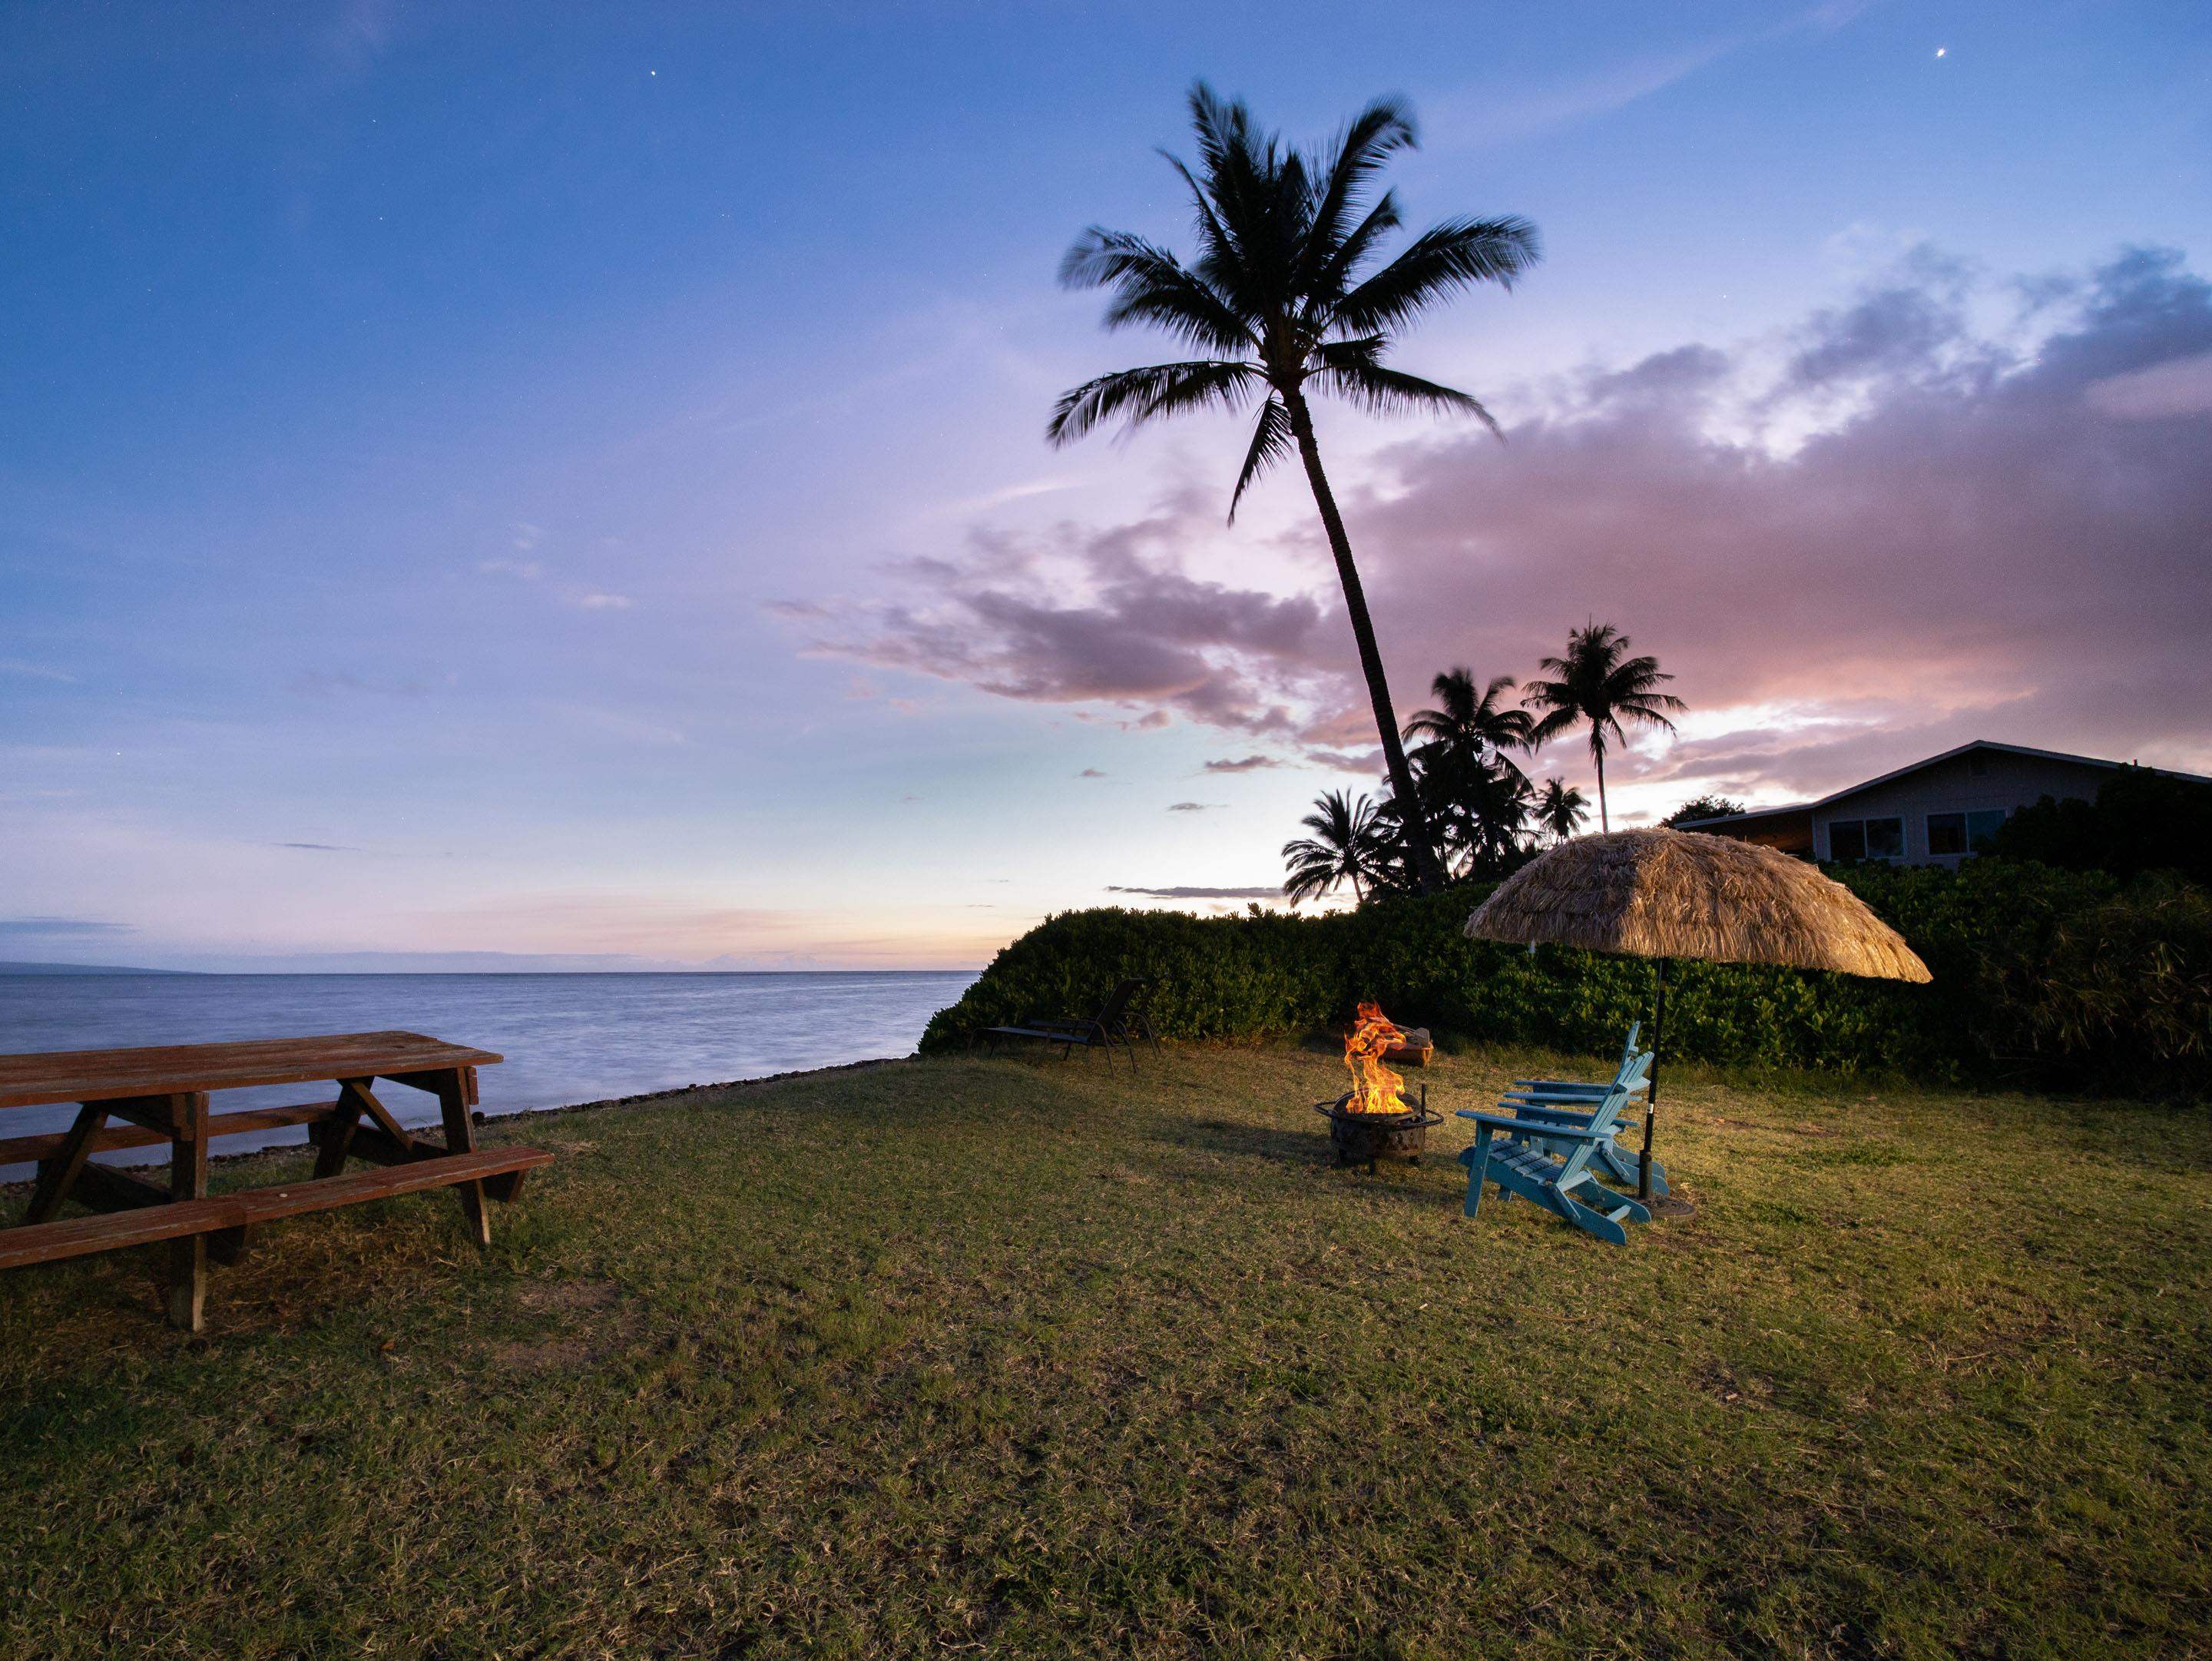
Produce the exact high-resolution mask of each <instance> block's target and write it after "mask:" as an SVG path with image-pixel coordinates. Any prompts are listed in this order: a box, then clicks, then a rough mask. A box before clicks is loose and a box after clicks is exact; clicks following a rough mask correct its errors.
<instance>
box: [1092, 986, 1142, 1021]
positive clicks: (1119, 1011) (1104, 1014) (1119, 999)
mask: <svg viewBox="0 0 2212 1661" xmlns="http://www.w3.org/2000/svg"><path fill="white" fill-rule="evenodd" d="M1144 985H1145V983H1144V982H1143V981H1123V982H1122V983H1121V984H1120V985H1118V986H1116V987H1115V989H1114V990H1113V993H1112V994H1111V995H1109V997H1108V998H1107V1000H1106V1007H1104V1008H1103V1009H1102V1010H1100V1011H1099V1012H1098V1025H1101V1026H1103V1027H1104V1028H1105V1029H1106V1030H1107V1031H1109V1032H1119V1031H1121V1025H1122V1023H1123V1022H1124V1021H1125V1020H1126V1019H1127V1017H1128V1013H1129V1001H1130V1000H1131V999H1132V998H1133V997H1135V996H1136V995H1137V993H1138V991H1139V989H1141V988H1142V987H1143V986H1144Z"/></svg>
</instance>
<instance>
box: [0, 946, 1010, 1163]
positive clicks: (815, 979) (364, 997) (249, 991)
mask: <svg viewBox="0 0 2212 1661" xmlns="http://www.w3.org/2000/svg"><path fill="white" fill-rule="evenodd" d="M974 981H975V975H974V974H973V973H972V972H971V971H969V970H951V971H943V972H938V971H914V972H896V971H890V970H860V971H854V972H849V973H842V972H839V973H820V974H752V975H0V1053H12V1052H15V1051H18V1050H99V1049H106V1048H109V1047H111V1046H121V1045H137V1044H170V1043H216V1042H218V1041H220V1040H222V1039H225V1038H264V1037H304V1036H307V1035H309V1034H313V1033H320V1032H372V1031H381V1030H383V1029H386V1028H392V1027H397V1028H400V1029H404V1031H410V1032H426V1033H428V1034H429V1035H430V1036H431V1037H438V1038H444V1039H447V1040H449V1041H451V1042H453V1043H465V1044H473V1045H475V1046H476V1047H477V1048H478V1049H480V1050H493V1051H495V1052H496V1053H498V1054H500V1055H502V1056H506V1057H507V1059H506V1060H505V1061H504V1062H501V1064H500V1065H499V1066H497V1067H487V1068H483V1069H482V1071H481V1073H480V1074H478V1081H479V1084H480V1086H481V1090H482V1102H481V1107H482V1110H483V1111H484V1112H485V1113H487V1114H501V1113H521V1112H527V1111H529V1110H532V1109H536V1108H545V1107H559V1106H564V1105H567V1104H569V1103H573V1102H589V1101H599V1100H603V1099H605V1098H607V1097H610V1096H634V1095H637V1094H640V1093H641V1092H646V1091H651V1090H671V1089H675V1088H678V1087H680V1086H684V1085H690V1084H720V1083H724V1082H726V1081H728V1080H733V1079H757V1078H762V1077H764V1076H766V1075H767V1074H771V1073H788V1072H793V1071H795V1070H797V1069H799V1068H811V1067H829V1066H834V1065H836V1063H838V1062H857V1061H867V1060H872V1059H873V1058H875V1057H878V1056H905V1055H908V1054H911V1053H912V1052H913V1050H914V1047H915V1043H918V1042H919V1041H920V1039H921V1032H922V1028H923V1027H924V1026H926V1025H928V1022H929V1018H930V1016H931V1015H933V1014H934V1013H936V1012H937V1011H938V1010H939V1009H942V1008H944V1007H945V1006H946V1005H947V1004H950V1003H951V1002H953V1001H956V1000H957V998H958V997H959V996H960V995H961V994H962V993H963V992H964V991H966V990H967V989H968V988H969V985H970V984H971V983H973V982H974ZM303 1088H304V1089H305V1090H306V1091H307V1094H306V1095H305V1096H302V1094H301V1091H302V1089H303ZM333 1093H334V1094H335V1092H333ZM378 1098H379V1099H380V1100H381V1101H382V1102H383V1103H384V1104H385V1105H386V1107H388V1108H390V1109H392V1111H393V1113H394V1114H395V1115H397V1116H398V1117H399V1118H400V1119H401V1120H402V1121H403V1122H404V1123H409V1124H429V1123H435V1122H436V1120H437V1116H438V1110H437V1104H436V1102H435V1100H433V1099H432V1098H430V1097H428V1096H426V1095H423V1094H422V1093H421V1092H417V1091H413V1090H408V1089H405V1088H404V1087H401V1086H391V1087H390V1088H388V1089H385V1090H380V1091H379V1092H378ZM313 1099H314V1094H313V1086H299V1085H284V1086H272V1087H270V1088H269V1089H265V1090H234V1091H226V1092H223V1093H222V1094H221V1095H219V1096H217V1097H216V1098H215V1107H216V1111H218V1112H220V1111H222V1110H225V1109H228V1108H238V1107H252V1106H276V1105H280V1104H285V1103H289V1102H294V1101H300V1100H308V1101H312V1100H313ZM73 1114H74V1109H72V1108H70V1107H69V1106H67V1105H57V1106H52V1107H26V1108H9V1109H4V1110H0V1136H20V1135H30V1134H31V1133H33V1132H35V1131H41V1130H59V1129H66V1128H67V1127H68V1125H69V1123H70V1118H71V1117H72V1116H73ZM305 1138H306V1133H305V1131H304V1130H300V1129H293V1130H283V1131H274V1132H270V1133H267V1134H265V1135H260V1136H254V1135H240V1136H229V1137H225V1138H223V1139H222V1141H218V1142H216V1144H215V1151H216V1153H244V1152H245V1151H246V1150H247V1149H249V1148H252V1147H263V1146H266V1145H269V1144H270V1143H275V1142H280V1141H304V1140H305ZM116 1157H118V1158H122V1157H126V1156H121V1155H118V1156H116ZM127 1157H128V1158H129V1159H132V1160H134V1161H139V1162H143V1161H145V1160H147V1159H149V1158H162V1159H165V1158H166V1157H167V1153H166V1150H161V1149H156V1150H153V1151H152V1152H151V1153H149V1151H148V1150H144V1149H133V1150H131V1152H130V1153H129V1154H128V1155H127ZM28 1174H29V1173H28V1168H27V1167H25V1166H20V1165H19V1166H12V1167H0V1182H12V1181H16V1180H19V1179H21V1177H25V1176H27V1175H28Z"/></svg>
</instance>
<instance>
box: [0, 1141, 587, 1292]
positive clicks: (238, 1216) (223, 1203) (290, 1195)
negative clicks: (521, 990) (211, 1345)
mask: <svg viewBox="0 0 2212 1661" xmlns="http://www.w3.org/2000/svg"><path fill="white" fill-rule="evenodd" d="M552 1160H553V1156H552V1154H550V1153H547V1152H546V1151H545V1150H544V1149H543V1148H537V1147H487V1148H478V1149H477V1150H475V1151H474V1152H472V1153H453V1154H447V1155H446V1156H445V1157H444V1158H442V1159H415V1160H410V1161H409V1162H408V1163H407V1164H405V1165H393V1166H391V1167H390V1168H388V1169H386V1170H380V1171H348V1172H347V1173H346V1174H345V1175H344V1176H343V1177H327V1178H325V1180H323V1181H321V1182H301V1183H289V1184H287V1185H285V1186H282V1187H277V1188H256V1189H246V1190H245V1191H244V1192H242V1193H238V1194H219V1195H216V1196H214V1197H212V1198H207V1199H197V1200H180V1201H177V1202H173V1203H171V1204H168V1205H160V1206H149V1207H147V1208H145V1209H143V1210H140V1211H117V1212H109V1213H106V1214H102V1215H100V1216H97V1217H71V1218H70V1219H68V1220H65V1221H63V1222H58V1223H40V1224H38V1225H37V1226H26V1227H21V1228H9V1229H0V1269H18V1268H21V1267H23V1266H24V1265H26V1264H30V1263H46V1262H58V1261H60V1260H62V1259H64V1258H68V1257H82V1256H90V1255H91V1254H93V1253H94V1252H100V1251H113V1250H120V1249H122V1248H124V1247H126V1246H136V1245H153V1244H159V1243H160V1242H162V1241H165V1240H167V1241H173V1240H177V1239H179V1238H185V1237H186V1236H191V1237H193V1238H204V1236H206V1235H209V1234H211V1233H214V1232H217V1231H220V1230H224V1229H245V1228H252V1227H255V1226H258V1225H260V1224H263V1223H269V1222H275V1221H276V1220H279V1219H282V1218H285V1217H296V1216H300V1215H302V1214H306V1213H308V1212H313V1211H334V1210H337V1208H340V1207H342V1206H349V1205H360V1204H362V1202H366V1201H369V1200H382V1199H389V1198H391V1197H392V1196H395V1195H401V1194H415V1193H420V1192H422V1190H424V1189H437V1188H449V1187H453V1186H454V1185H456V1184H459V1183H483V1182H487V1181H489V1180H493V1179H496V1178H497V1177H501V1176H506V1175H510V1174H514V1173H519V1172H522V1171H534V1170H536V1169H537V1168H538V1166H539V1165H550V1164H551V1163H552Z"/></svg>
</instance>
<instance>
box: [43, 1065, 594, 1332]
mask: <svg viewBox="0 0 2212 1661" xmlns="http://www.w3.org/2000/svg"><path fill="white" fill-rule="evenodd" d="M500 1059H501V1058H500V1057H499V1056H495V1055H494V1054H492V1053H491V1052H490V1051H489V1050H471V1049H470V1048H469V1047H468V1046H466V1045H465V1044H455V1043H445V1042H443V1041H442V1040H441V1039H437V1038H428V1037H423V1036H422V1034H421V1033H419V1032H339V1033H332V1034H329V1035H327V1036H325V1037H307V1038H255V1039H249V1040H247V1041H246V1042H244V1043H193V1044H170V1045H165V1046H161V1047H159V1048H154V1049H144V1050H47V1051H43V1052H33V1053H30V1054H26V1055H18V1056H0V1109H4V1108H11V1107H37V1106H44V1105H51V1104H55V1103H63V1102H73V1103H76V1104H77V1114H76V1123H73V1124H72V1125H70V1128H69V1129H67V1130H63V1131H52V1132H48V1133H45V1134H43V1135H29V1136H15V1137H9V1138H4V1139H0V1165H15V1164H20V1163H22V1162H24V1161H29V1160H35V1161H36V1162H37V1164H38V1168H39V1174H38V1180H37V1182H36V1183H35V1184H34V1185H33V1189H32V1191H31V1202H30V1204H29V1206H28V1207H27V1208H26V1209H25V1211H24V1214H23V1219H22V1220H21V1222H20V1223H18V1224H16V1225H15V1226H14V1227H12V1228H0V1269H15V1268H19V1267H21V1266H23V1265H25V1264H29V1263H42V1262H55V1261H57V1260H58V1259H61V1258H64V1257H78V1256H86V1255H88V1254H90V1253H93V1252H98V1251H114V1250H121V1249H123V1248H125V1247H126V1246H134V1245H145V1244H153V1243H155V1242H159V1241H167V1242H168V1243H169V1265H170V1279H169V1319H170V1320H171V1322H172V1323H174V1324H175V1325H178V1326H180V1327H184V1328H186V1329H189V1330H191V1331H194V1332H197V1331H198V1330H200V1329H201V1327H202V1325H203V1324H204V1312H205V1305H206V1299H207V1276H208V1263H209V1260H210V1258H213V1259H214V1260H215V1261H216V1262H222V1263H230V1262H236V1261H237V1260H238V1258H239V1256H240V1255H241V1254H242V1253H243V1252H244V1250H245V1249H246V1244H247V1241H248V1239H249V1238H250V1236H251V1233H252V1230H253V1229H254V1228H255V1227H257V1226H259V1225H260V1224H262V1223H265V1222H273V1221H275V1220H277V1219H279V1218H282V1217H291V1216H297V1215H300V1214H303V1213H306V1212H310V1211H327V1210H331V1209H332V1208H336V1207H338V1206H346V1205H357V1204H360V1203H362V1202H364V1201H368V1200H379V1199H384V1198H386V1197H388V1196H392V1195H395V1194H409V1193H415V1192H417V1191H420V1190H422V1189H432V1188H453V1189H457V1190H459V1195H460V1202H461V1214H462V1215H463V1217H464V1218H465V1220H466V1221H467V1225H468V1230H469V1232H470V1234H471V1236H472V1237H473V1238H475V1239H476V1241H477V1244H480V1245H489V1244H490V1243H491V1221H490V1219H489V1216H488V1215H487V1214H486V1213H485V1202H486V1201H487V1200H495V1201H506V1200H512V1199H513V1197H514V1196H515V1195H516V1194H517V1193H518V1192H520V1189H521V1186H522V1180H523V1178H524V1177H526V1176H527V1175H528V1174H529V1173H530V1172H531V1171H533V1170H535V1169H536V1168H537V1167H538V1166H539V1165H544V1164H547V1163H548V1162H550V1160H551V1159H552V1157H553V1156H552V1155H551V1154H550V1153H545V1152H544V1151H543V1150H541V1149H538V1148H534V1147H497V1148H479V1147H477V1142H476V1125H475V1121H474V1118H473V1116H472V1115H471V1111H470V1110H471V1108H472V1107H474V1106H475V1104H476V1101H477V1068H480V1067H489V1066H491V1065H492V1064H494V1063H495V1062H498V1061H499V1060H500ZM323 1080H330V1081H333V1082H335V1084H336V1085H337V1099H336V1100H335V1101H315V1102H307V1103H303V1104H299V1105H297V1106H288V1107H264V1108H246V1109H243V1110H239V1111H235V1112H229V1113H210V1111H209V1110H208V1098H209V1097H210V1094H212V1093H213V1092H216V1091H219V1090H239V1089H245V1088H247V1087H250V1086H257V1085H283V1084H304V1083H311V1082H319V1081H323ZM379 1080H384V1081H386V1082H387V1083H391V1084H396V1085H400V1086H404V1087H406V1088H408V1089H410V1090H420V1091H424V1092H428V1093H429V1094H431V1095H434V1096H435V1097H436V1098H438V1108H439V1115H440V1118H441V1121H442V1123H443V1126H444V1130H445V1140H444V1141H442V1142H439V1141H432V1140H431V1139H429V1138H428V1137H425V1136H422V1135H418V1134H416V1133H414V1132H411V1131H410V1130H408V1129H405V1128H404V1126H402V1125H401V1124H400V1123H399V1121H398V1119H396V1118H394V1117H393V1116H392V1114H391V1112H390V1111H389V1110H386V1107H385V1105H384V1104H383V1103H382V1102H381V1101H380V1100H378V1099H377V1097H376V1093H375V1091H374V1086H375V1085H376V1083H377V1082H378V1081H379ZM111 1121H119V1123H110V1122H111ZM295 1124H304V1125H306V1126H307V1135H308V1137H309V1139H310V1140H311V1141H313V1144H314V1146H315V1149H316V1156H315V1172H314V1175H313V1177H310V1178H308V1179H307V1180H306V1181H303V1182H295V1183H285V1184H283V1185H282V1186H280V1187H276V1188H261V1189H247V1190H246V1191H244V1192H242V1193H235V1194H225V1195H221V1196H210V1195H209V1193H208V1144H209V1142H210V1141H212V1140H213V1139H214V1138H216V1137H217V1136H232V1135H239V1134H240V1133H241V1132H244V1131H249V1130H269V1129H277V1128H280V1127H283V1126H287V1125H295ZM163 1142H166V1143H167V1144H168V1147H169V1180H168V1183H167V1185H166V1186H164V1185H162V1184H160V1183H151V1182H149V1181H147V1180H146V1179H145V1178H144V1177H137V1176H133V1175H132V1174H131V1172H129V1171H122V1170H118V1169H116V1168H114V1167H112V1166H110V1165H96V1164H94V1163H92V1162H91V1156H92V1155H93V1154H94V1153H99V1152H101V1151H102V1150H104V1149H111V1148H120V1147H155V1146H157V1145H159V1144H161V1143H163ZM347 1159H362V1160H365V1161H367V1162H368V1163H369V1164H370V1165H372V1166H374V1167H376V1168H375V1169H372V1170H368V1171H352V1172H348V1171H346V1170H345V1163H346V1161H347ZM65 1200H75V1201H76V1202H79V1203H80V1204H82V1205H85V1206H88V1207H90V1208H92V1209H93V1210H94V1212H95V1213H98V1214H97V1215H94V1216H90V1217H72V1218H68V1219H61V1220H58V1218H57V1214H58V1212H59V1211H60V1209H61V1207H62V1203H63V1202H64V1201H65Z"/></svg>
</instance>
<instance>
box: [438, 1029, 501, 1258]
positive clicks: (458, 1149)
mask: <svg viewBox="0 0 2212 1661" xmlns="http://www.w3.org/2000/svg"><path fill="white" fill-rule="evenodd" d="M468 1086H469V1080H467V1079H466V1078H465V1076H464V1074H463V1072H462V1069H461V1068H452V1069H450V1070H449V1071H447V1072H445V1073H442V1074H440V1075H439V1077H438V1110H439V1112H440V1115H441V1116H442V1117H443V1118H444V1120H445V1123H446V1152H447V1153H470V1152H472V1151H473V1150H474V1149H475V1147H476V1145H477V1127H476V1121H475V1120H474V1119H473V1118H472V1117H471V1116H470V1114H469V1098H470V1096H471V1094H472V1093H473V1092H471V1090H470V1089H469V1087H468ZM456 1192H458V1193H459V1195H460V1196H461V1217H462V1220H463V1221H464V1222H465V1224H466V1225H467V1227H468V1231H469V1238H471V1239H472V1240H474V1241H475V1242H476V1243H477V1244H478V1245H480V1246H488V1245H489V1244H491V1216H490V1214H489V1212H488V1211H487V1210H486V1208H485V1206H484V1189H483V1183H480V1182H479V1183H461V1184H460V1185H459V1188H458V1189H456Z"/></svg>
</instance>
